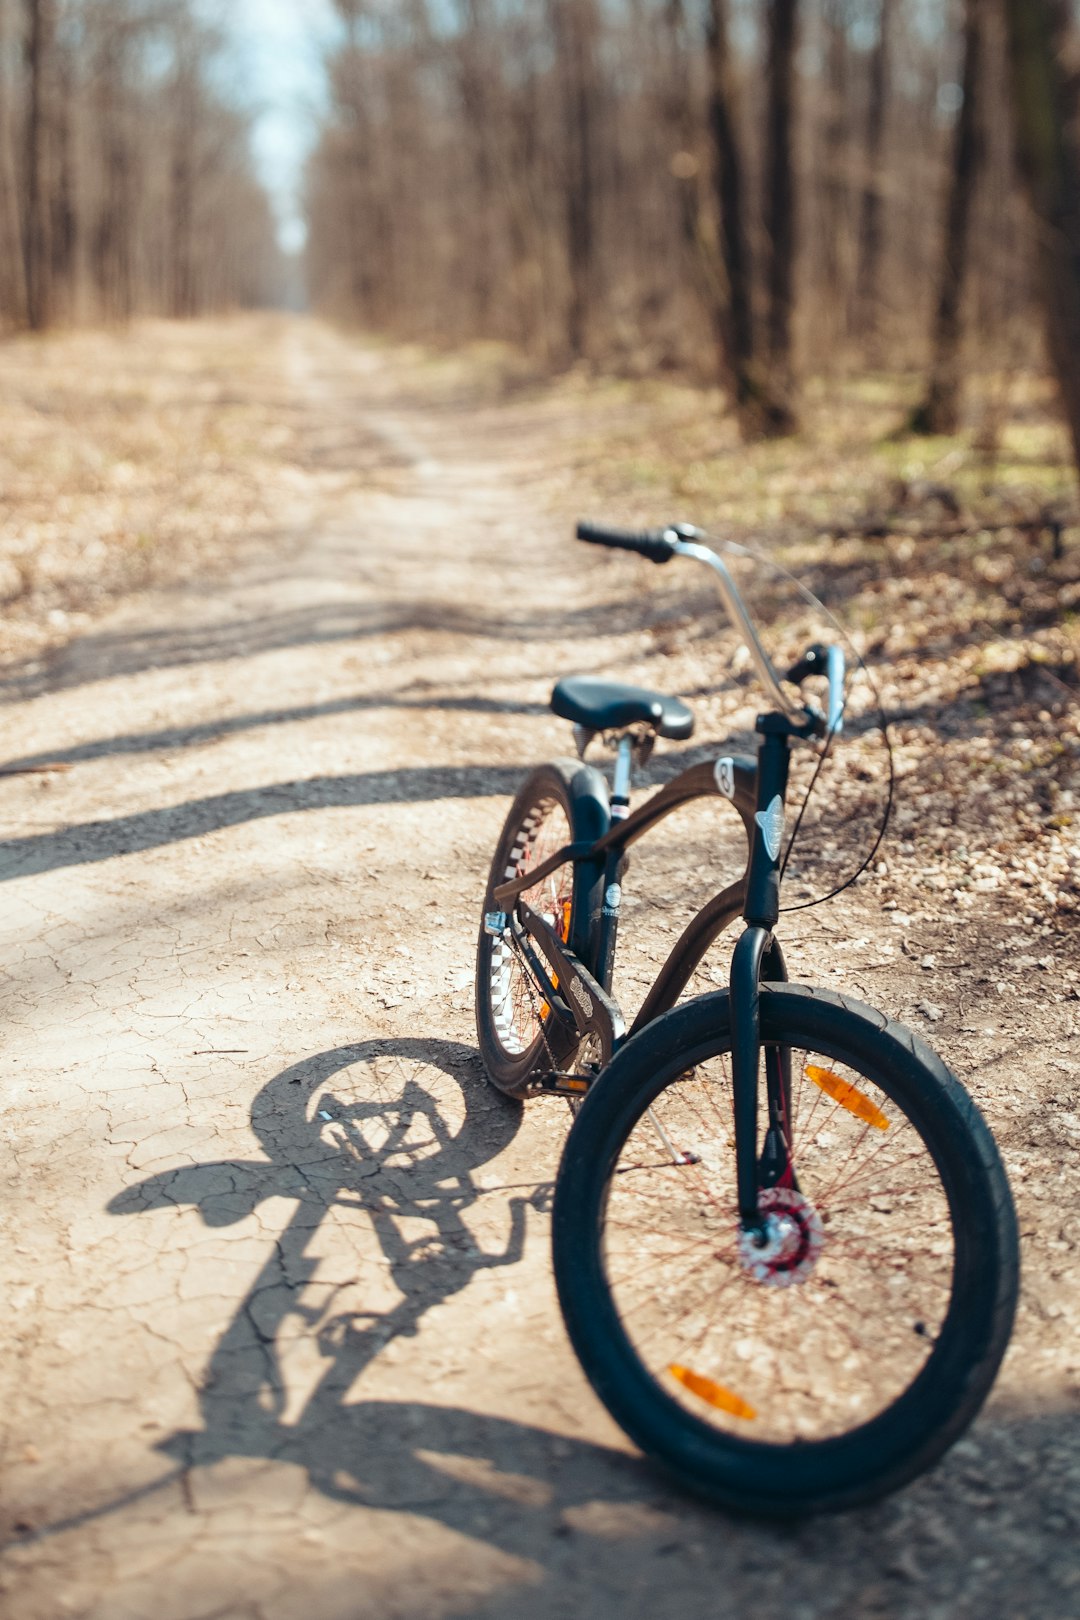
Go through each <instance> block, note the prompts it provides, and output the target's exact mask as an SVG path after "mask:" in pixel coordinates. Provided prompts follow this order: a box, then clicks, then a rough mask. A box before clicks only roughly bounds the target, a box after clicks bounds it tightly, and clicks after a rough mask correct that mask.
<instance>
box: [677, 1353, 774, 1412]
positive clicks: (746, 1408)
mask: <svg viewBox="0 0 1080 1620" xmlns="http://www.w3.org/2000/svg"><path fill="white" fill-rule="evenodd" d="M668 1372H669V1373H670V1374H671V1376H672V1378H677V1379H678V1380H679V1383H680V1384H684V1385H685V1386H686V1388H687V1389H688V1390H689V1391H690V1393H691V1395H696V1396H697V1397H698V1399H699V1400H702V1401H708V1403H709V1405H710V1406H715V1407H716V1408H717V1409H718V1410H719V1411H721V1412H730V1413H731V1416H732V1417H737V1418H756V1417H757V1412H756V1411H755V1410H754V1408H753V1407H752V1406H751V1405H750V1403H749V1401H744V1400H743V1398H742V1396H741V1395H735V1394H733V1393H732V1391H731V1390H730V1389H725V1388H724V1386H723V1384H718V1383H717V1382H716V1381H715V1379H712V1378H705V1377H704V1376H703V1375H702V1374H701V1373H696V1372H691V1371H690V1369H689V1367H677V1366H675V1365H674V1364H673V1365H672V1366H670V1367H669V1368H668Z"/></svg>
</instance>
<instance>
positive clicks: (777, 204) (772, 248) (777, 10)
mask: <svg viewBox="0 0 1080 1620" xmlns="http://www.w3.org/2000/svg"><path fill="white" fill-rule="evenodd" d="M797 25H798V0H771V3H770V7H769V52H768V62H767V67H766V81H767V104H766V125H765V233H766V237H767V240H768V246H769V265H768V286H767V290H768V300H769V303H768V315H767V320H766V328H765V333H766V355H767V357H768V362H769V368H770V371H771V373H772V378H773V385H774V387H775V388H777V390H778V391H780V392H782V393H784V394H790V393H791V390H792V387H793V374H792V365H791V317H792V310H793V308H794V285H795V229H796V226H795V175H794V169H793V166H792V153H791V130H792V121H793V116H794V104H795V39H796V30H797Z"/></svg>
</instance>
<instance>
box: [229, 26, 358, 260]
mask: <svg viewBox="0 0 1080 1620" xmlns="http://www.w3.org/2000/svg"><path fill="white" fill-rule="evenodd" d="M202 11H203V14H204V16H205V17H206V19H207V21H208V22H211V23H212V24H214V26H215V27H217V28H218V29H219V30H220V31H221V33H222V34H223V35H224V37H225V39H226V41H227V52H226V59H225V63H224V64H223V65H224V67H225V69H226V71H227V74H228V79H229V87H230V90H231V93H232V95H233V96H234V97H235V98H236V99H237V100H239V101H240V102H241V103H242V104H243V105H244V106H246V107H248V108H250V109H251V110H252V112H253V114H254V124H253V130H252V142H253V146H254V152H255V164H256V168H257V170H258V174H259V178H260V179H261V180H262V182H263V184H264V185H265V187H266V189H267V191H268V192H269V194H270V198H271V201H272V203H273V206H274V213H275V216H276V218H277V222H278V236H279V238H280V240H281V245H282V247H284V248H285V249H286V250H287V251H290V252H295V251H297V250H298V249H299V248H301V247H302V246H303V243H304V235H305V230H304V219H303V210H302V203H301V182H302V176H303V167H304V160H305V158H306V157H307V154H308V152H309V151H310V149H311V146H312V144H313V142H314V140H315V134H316V124H317V119H318V113H319V109H320V107H321V106H322V104H323V99H324V95H325V76H324V72H323V54H324V51H325V48H326V45H327V43H328V42H329V41H330V40H331V39H332V38H333V36H334V9H333V5H332V3H331V0H202Z"/></svg>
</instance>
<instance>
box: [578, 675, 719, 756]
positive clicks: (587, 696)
mask: <svg viewBox="0 0 1080 1620" xmlns="http://www.w3.org/2000/svg"><path fill="white" fill-rule="evenodd" d="M551 707H552V709H553V710H554V712H555V713H556V714H557V715H558V716H559V717H560V718H561V719H563V720H572V721H573V722H574V724H575V725H578V726H584V727H585V729H586V731H620V730H621V729H622V728H623V727H624V726H636V725H645V726H651V727H652V729H653V730H654V731H655V732H656V733H657V735H658V736H660V737H673V738H675V739H676V741H678V742H685V741H686V739H687V737H689V736H690V735H691V734H692V732H693V730H694V716H693V714H692V713H691V711H690V710H689V709H688V708H687V707H686V704H685V703H680V701H679V699H678V698H673V697H665V696H664V694H663V693H662V692H650V691H648V690H647V689H646V688H645V687H643V686H624V685H622V683H621V682H620V681H601V680H598V679H597V678H596V677H595V676H593V675H573V676H570V677H569V678H568V679H566V680H562V681H559V682H557V683H556V686H555V690H554V691H553V692H552V694H551Z"/></svg>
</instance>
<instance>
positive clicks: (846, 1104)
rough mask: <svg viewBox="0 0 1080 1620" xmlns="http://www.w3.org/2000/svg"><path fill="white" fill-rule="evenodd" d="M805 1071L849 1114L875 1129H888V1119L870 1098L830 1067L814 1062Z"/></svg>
mask: <svg viewBox="0 0 1080 1620" xmlns="http://www.w3.org/2000/svg"><path fill="white" fill-rule="evenodd" d="M806 1072H807V1075H808V1076H809V1077H810V1079H811V1080H812V1081H813V1082H814V1084H815V1086H820V1087H821V1089H822V1091H824V1092H827V1093H828V1095H829V1096H830V1097H831V1098H832V1099H833V1101H834V1102H838V1103H839V1104H840V1107H841V1108H846V1109H847V1111H848V1113H849V1114H854V1115H855V1116H856V1117H857V1118H858V1119H863V1120H865V1121H866V1123H867V1124H868V1125H873V1127H874V1128H875V1130H879V1131H887V1130H888V1128H889V1121H888V1120H887V1119H886V1117H885V1115H884V1114H883V1113H882V1112H881V1109H880V1108H876V1107H875V1106H874V1104H873V1103H872V1102H871V1101H870V1098H869V1097H864V1096H863V1094H862V1092H861V1091H860V1090H859V1089H858V1087H857V1086H853V1085H852V1084H851V1082H850V1081H848V1080H841V1078H840V1076H839V1075H838V1074H834V1073H833V1072H832V1070H831V1069H821V1068H819V1067H818V1065H817V1064H816V1063H808V1064H807V1065H806Z"/></svg>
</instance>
